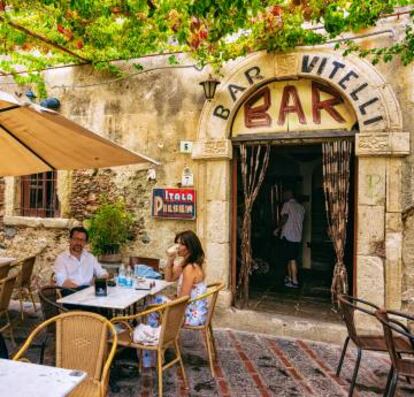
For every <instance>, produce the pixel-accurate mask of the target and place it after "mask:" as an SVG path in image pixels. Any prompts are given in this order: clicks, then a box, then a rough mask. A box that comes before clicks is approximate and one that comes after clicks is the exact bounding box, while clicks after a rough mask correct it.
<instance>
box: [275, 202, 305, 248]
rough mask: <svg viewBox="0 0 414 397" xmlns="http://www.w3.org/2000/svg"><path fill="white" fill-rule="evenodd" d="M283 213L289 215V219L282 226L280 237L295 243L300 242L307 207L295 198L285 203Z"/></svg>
mask: <svg viewBox="0 0 414 397" xmlns="http://www.w3.org/2000/svg"><path fill="white" fill-rule="evenodd" d="M281 215H282V216H283V215H287V216H288V219H287V221H286V223H285V224H284V225H283V227H282V233H281V235H280V238H283V237H285V238H286V240H288V241H291V242H293V243H299V242H300V241H301V240H302V229H303V220H304V218H305V208H304V207H303V206H302V205H301V204H299V203H298V202H297V201H296V200H295V199H294V198H291V199H290V200H289V201H286V203H284V204H283V207H282V211H281Z"/></svg>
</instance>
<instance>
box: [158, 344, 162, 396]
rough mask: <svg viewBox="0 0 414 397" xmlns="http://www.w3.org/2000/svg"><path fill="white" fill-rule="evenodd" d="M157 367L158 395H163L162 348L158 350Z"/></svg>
mask: <svg viewBox="0 0 414 397" xmlns="http://www.w3.org/2000/svg"><path fill="white" fill-rule="evenodd" d="M157 368H158V397H162V354H161V350H158V351H157Z"/></svg>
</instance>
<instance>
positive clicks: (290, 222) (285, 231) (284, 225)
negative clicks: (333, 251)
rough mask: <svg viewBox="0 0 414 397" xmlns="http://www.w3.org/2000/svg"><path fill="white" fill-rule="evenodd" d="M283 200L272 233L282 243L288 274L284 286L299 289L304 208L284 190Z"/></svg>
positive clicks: (289, 192)
mask: <svg viewBox="0 0 414 397" xmlns="http://www.w3.org/2000/svg"><path fill="white" fill-rule="evenodd" d="M283 198H284V200H285V203H284V204H283V207H282V211H281V216H282V217H281V219H280V223H279V225H278V226H277V228H276V230H275V231H274V235H275V236H277V235H278V234H279V233H280V239H281V240H282V241H283V251H284V252H283V256H284V258H285V259H286V260H287V261H288V272H287V276H286V277H285V286H286V287H288V288H299V281H298V264H297V260H298V257H299V252H300V248H301V241H302V230H303V220H304V218H305V208H304V207H303V205H302V204H300V203H299V202H298V201H297V200H296V199H295V196H294V194H293V192H292V190H286V191H285V193H284V195H283Z"/></svg>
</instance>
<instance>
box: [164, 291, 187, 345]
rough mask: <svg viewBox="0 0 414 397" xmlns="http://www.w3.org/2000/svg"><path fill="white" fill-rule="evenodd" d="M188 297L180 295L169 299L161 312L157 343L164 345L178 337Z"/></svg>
mask: <svg viewBox="0 0 414 397" xmlns="http://www.w3.org/2000/svg"><path fill="white" fill-rule="evenodd" d="M187 303H188V297H187V296H185V297H182V298H179V299H175V300H173V301H171V302H170V303H169V304H168V305H167V306H166V308H165V310H164V312H163V313H162V317H161V318H162V319H161V332H160V340H159V344H160V345H161V346H165V345H167V344H170V343H171V341H173V340H175V339H177V338H178V335H179V332H180V329H181V326H182V325H183V321H184V313H185V309H186V307H187Z"/></svg>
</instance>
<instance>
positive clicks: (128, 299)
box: [57, 280, 174, 310]
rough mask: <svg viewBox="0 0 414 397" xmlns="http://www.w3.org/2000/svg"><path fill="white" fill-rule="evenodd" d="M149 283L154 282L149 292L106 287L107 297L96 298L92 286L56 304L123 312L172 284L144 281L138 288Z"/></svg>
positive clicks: (160, 281) (161, 281) (162, 281)
mask: <svg viewBox="0 0 414 397" xmlns="http://www.w3.org/2000/svg"><path fill="white" fill-rule="evenodd" d="M150 282H155V287H152V288H151V290H136V289H135V288H126V287H119V286H116V287H108V288H107V291H108V295H107V296H96V295H95V287H94V286H92V287H88V288H85V289H83V290H81V291H78V292H75V293H73V294H71V295H68V296H65V297H64V298H62V299H58V301H57V302H58V303H63V304H71V305H79V306H94V307H102V308H106V309H118V310H125V309H127V308H128V307H129V306H131V305H133V304H134V303H136V302H138V301H139V300H141V299H143V298H145V297H147V296H149V295H155V294H157V293H158V292H160V291H162V290H163V289H165V288H167V287H168V286H169V285H171V284H174V283H172V282H168V281H164V280H145V281H144V282H142V283H140V284H139V287H146V288H147V287H148V286H149V283H150Z"/></svg>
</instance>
